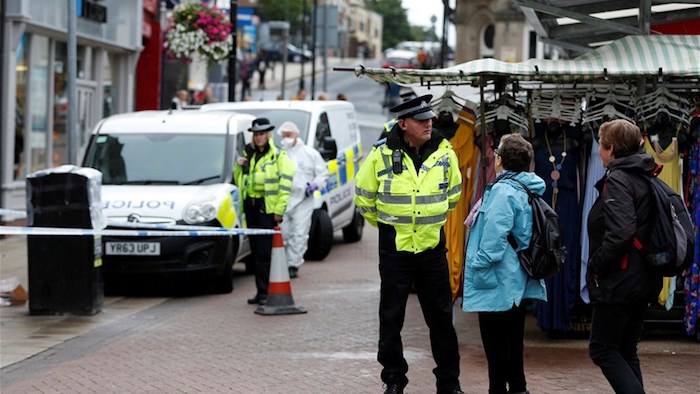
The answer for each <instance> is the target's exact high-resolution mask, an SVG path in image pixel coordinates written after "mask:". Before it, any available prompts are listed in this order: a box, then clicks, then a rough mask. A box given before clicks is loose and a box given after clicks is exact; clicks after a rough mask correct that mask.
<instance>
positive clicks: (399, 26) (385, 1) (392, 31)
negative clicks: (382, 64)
mask: <svg viewBox="0 0 700 394" xmlns="http://www.w3.org/2000/svg"><path fill="white" fill-rule="evenodd" d="M365 7H367V9H370V10H372V11H374V12H376V13H377V14H379V15H381V16H382V17H384V29H383V30H382V37H383V42H382V49H386V48H391V47H393V46H395V45H396V44H398V43H399V42H401V41H410V40H411V39H413V34H412V32H411V25H410V24H409V23H408V14H407V13H406V9H405V8H403V7H402V4H401V0H365Z"/></svg>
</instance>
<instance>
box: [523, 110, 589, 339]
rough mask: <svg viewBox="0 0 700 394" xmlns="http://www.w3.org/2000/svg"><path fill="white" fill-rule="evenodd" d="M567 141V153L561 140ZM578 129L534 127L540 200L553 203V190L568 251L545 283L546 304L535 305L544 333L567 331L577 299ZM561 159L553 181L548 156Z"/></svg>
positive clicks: (564, 126) (578, 238)
mask: <svg viewBox="0 0 700 394" xmlns="http://www.w3.org/2000/svg"><path fill="white" fill-rule="evenodd" d="M548 132H549V133H550V134H549V135H548V139H549V143H550V144H549V146H550V148H549V149H548V148H547V144H546V141H545V133H548ZM565 138H566V140H567V144H566V151H564V150H563V148H564V139H565ZM580 138H581V128H580V125H578V126H571V125H570V124H565V125H563V126H562V128H561V129H559V130H556V131H555V132H552V131H551V130H548V129H547V123H545V122H541V123H536V124H535V140H534V141H533V142H534V144H533V145H534V147H535V172H536V173H537V175H539V176H540V177H541V178H542V179H544V181H545V183H546V185H547V189H546V190H545V192H544V194H543V195H542V197H543V198H544V200H545V201H547V202H548V203H550V204H551V203H552V197H553V195H554V194H555V187H556V195H557V201H556V207H555V211H556V212H557V214H558V215H559V220H560V222H561V224H562V228H563V232H564V241H565V244H566V248H567V255H566V263H565V264H564V267H563V269H562V270H561V271H560V272H559V274H557V276H555V277H554V278H550V279H547V280H546V284H547V298H548V301H547V302H538V303H537V307H536V309H535V314H536V315H537V321H538V324H539V326H540V327H541V328H542V329H543V330H546V331H567V330H569V323H570V313H571V310H572V309H573V308H574V306H575V305H576V303H577V301H578V299H579V264H578V262H579V261H580V250H581V247H580V245H579V240H580V236H579V234H580V231H581V217H580V215H579V212H580V209H579V208H580V207H579V197H578V196H579V190H578V182H579V179H580V177H579V169H578V163H579V158H580V149H581V146H582V144H581V142H580ZM563 152H566V155H565V157H566V160H563V161H560V160H561V157H562V155H561V154H562V153H563ZM552 156H554V157H555V158H556V157H558V158H560V159H559V160H557V163H560V164H561V167H560V169H558V170H557V172H558V174H555V177H557V175H558V179H556V180H555V179H553V178H552V174H553V173H554V170H553V169H552V168H553V167H552V161H551V159H550V158H551V157H552Z"/></svg>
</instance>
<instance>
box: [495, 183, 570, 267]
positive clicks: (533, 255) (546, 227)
mask: <svg viewBox="0 0 700 394" xmlns="http://www.w3.org/2000/svg"><path fill="white" fill-rule="evenodd" d="M508 179H512V180H514V181H515V182H518V184H520V186H521V187H522V188H523V189H524V190H525V192H526V193H527V196H528V202H529V203H530V207H532V238H530V245H529V246H528V247H527V249H523V250H520V251H518V252H517V253H518V260H520V265H521V266H522V267H523V269H524V270H525V272H527V274H528V275H529V276H530V277H531V278H533V279H546V278H550V277H552V276H555V275H556V274H557V273H558V272H559V271H560V270H561V267H563V266H564V262H565V261H566V246H564V245H563V242H562V238H563V235H562V234H563V232H562V231H561V225H560V223H559V215H557V213H556V212H555V211H554V209H552V207H550V206H549V204H547V202H546V201H544V200H543V199H542V197H541V196H539V195H538V194H535V193H533V192H531V191H530V189H529V188H528V187H527V186H525V184H523V183H522V182H520V181H519V180H517V179H515V178H508ZM508 242H509V243H510V246H511V247H513V249H516V250H517V247H518V244H517V242H516V241H515V238H514V237H513V234H508Z"/></svg>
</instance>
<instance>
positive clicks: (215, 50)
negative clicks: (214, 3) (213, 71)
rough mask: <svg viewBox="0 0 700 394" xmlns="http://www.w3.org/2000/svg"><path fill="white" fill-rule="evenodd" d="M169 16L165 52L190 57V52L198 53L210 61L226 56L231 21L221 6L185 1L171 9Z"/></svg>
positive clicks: (217, 60) (229, 43) (229, 48)
mask: <svg viewBox="0 0 700 394" xmlns="http://www.w3.org/2000/svg"><path fill="white" fill-rule="evenodd" d="M171 19H172V20H171V23H170V26H168V28H167V29H166V31H165V44H164V47H165V50H166V53H167V55H168V56H170V57H172V58H175V59H184V60H185V61H191V60H192V55H193V54H194V53H198V54H199V56H200V57H202V58H203V59H204V60H207V61H209V62H219V61H221V60H224V59H226V58H227V57H228V55H229V52H230V51H231V48H232V46H233V39H232V38H231V22H230V21H229V18H228V16H227V15H225V14H224V13H222V12H221V10H219V9H218V8H209V7H208V6H206V5H204V4H202V3H185V4H180V5H178V6H176V7H175V9H173V13H172V17H171Z"/></svg>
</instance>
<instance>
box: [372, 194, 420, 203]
mask: <svg viewBox="0 0 700 394" xmlns="http://www.w3.org/2000/svg"><path fill="white" fill-rule="evenodd" d="M378 200H379V201H381V202H383V203H386V204H405V205H410V204H412V203H413V198H411V196H395V195H392V194H386V193H379V196H378Z"/></svg>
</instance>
